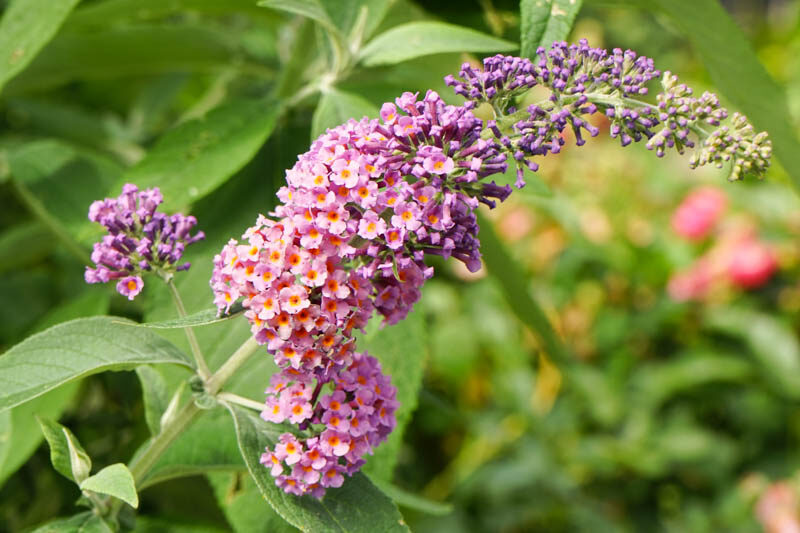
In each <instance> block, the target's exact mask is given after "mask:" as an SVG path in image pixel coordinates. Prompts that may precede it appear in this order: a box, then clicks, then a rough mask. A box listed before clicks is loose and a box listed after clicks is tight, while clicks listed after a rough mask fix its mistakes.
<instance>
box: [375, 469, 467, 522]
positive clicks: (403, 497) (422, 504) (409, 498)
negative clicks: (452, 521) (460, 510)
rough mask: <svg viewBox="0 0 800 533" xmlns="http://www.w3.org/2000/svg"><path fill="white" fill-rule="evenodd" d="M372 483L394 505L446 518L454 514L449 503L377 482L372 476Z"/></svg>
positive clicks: (383, 482)
mask: <svg viewBox="0 0 800 533" xmlns="http://www.w3.org/2000/svg"><path fill="white" fill-rule="evenodd" d="M370 481H372V482H373V483H374V484H375V486H376V487H378V488H379V489H381V491H382V492H383V493H384V494H386V495H387V496H388V497H390V498H391V499H392V501H394V503H396V504H397V505H399V506H401V507H408V508H409V509H414V510H415V511H419V512H421V513H425V514H429V515H433V516H445V515H448V514H450V513H452V512H453V506H452V505H451V504H449V503H442V502H435V501H433V500H429V499H428V498H423V497H422V496H418V495H416V494H412V493H410V492H408V491H405V490H403V489H401V488H400V487H398V486H396V485H392V484H391V483H386V482H385V481H379V480H376V479H375V478H374V477H372V476H370Z"/></svg>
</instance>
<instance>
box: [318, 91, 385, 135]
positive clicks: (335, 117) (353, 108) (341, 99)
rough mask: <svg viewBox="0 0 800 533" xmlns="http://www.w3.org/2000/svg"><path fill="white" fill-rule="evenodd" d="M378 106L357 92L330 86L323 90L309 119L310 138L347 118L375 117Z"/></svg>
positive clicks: (343, 121) (342, 122) (345, 120)
mask: <svg viewBox="0 0 800 533" xmlns="http://www.w3.org/2000/svg"><path fill="white" fill-rule="evenodd" d="M378 113H379V111H378V108H377V107H375V106H374V105H373V104H372V102H370V101H368V100H366V99H365V98H364V97H362V96H359V95H357V94H353V93H348V92H345V91H340V90H339V89H335V88H331V89H330V90H328V91H326V92H324V93H323V94H322V97H321V98H320V99H319V104H317V108H316V109H315V110H314V117H313V118H312V119H311V140H314V139H316V138H317V137H319V136H320V135H322V134H323V133H325V130H327V129H328V128H333V127H335V126H338V125H339V124H344V123H345V122H347V121H348V120H349V119H351V118H354V119H356V120H361V119H362V118H363V117H369V118H376V117H377V116H378Z"/></svg>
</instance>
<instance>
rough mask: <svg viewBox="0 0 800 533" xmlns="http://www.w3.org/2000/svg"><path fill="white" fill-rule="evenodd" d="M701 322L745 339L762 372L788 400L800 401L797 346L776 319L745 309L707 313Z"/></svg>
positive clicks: (781, 323) (728, 309)
mask: <svg viewBox="0 0 800 533" xmlns="http://www.w3.org/2000/svg"><path fill="white" fill-rule="evenodd" d="M704 323H705V324H706V325H707V326H708V327H710V328H712V329H717V330H720V331H723V332H725V333H727V334H728V335H731V336H733V337H735V338H739V339H742V340H744V341H745V342H746V343H747V345H748V346H749V347H750V351H751V352H752V354H753V356H754V357H755V360H756V362H757V363H758V364H759V365H760V366H761V368H762V370H763V371H764V373H765V374H766V375H767V376H768V377H769V378H770V379H771V380H772V381H773V382H774V383H775V384H777V386H778V387H779V388H780V389H781V390H782V391H783V392H784V393H785V394H787V395H788V396H790V397H791V398H795V399H797V398H800V343H798V340H797V337H796V336H795V334H794V332H793V331H792V328H791V327H789V326H788V325H787V324H785V323H784V322H782V321H781V320H780V319H779V318H777V317H774V316H771V315H768V314H765V313H759V312H758V311H754V310H752V309H745V308H736V307H733V308H717V309H712V310H710V311H709V312H708V313H707V315H706V317H705V321H704Z"/></svg>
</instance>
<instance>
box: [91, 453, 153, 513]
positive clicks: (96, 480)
mask: <svg viewBox="0 0 800 533" xmlns="http://www.w3.org/2000/svg"><path fill="white" fill-rule="evenodd" d="M81 490H90V491H92V492H99V493H100V494H108V495H109V496H113V497H115V498H119V499H120V500H122V501H124V502H125V503H127V504H128V505H130V506H131V507H133V508H136V507H139V495H138V494H136V485H135V484H134V482H133V475H132V474H131V471H130V470H128V467H127V466H125V465H124V464H122V463H115V464H113V465H109V466H107V467H105V468H104V469H102V470H100V471H99V472H98V473H96V474H95V475H93V476H89V477H88V478H86V479H85V480H83V482H82V483H81Z"/></svg>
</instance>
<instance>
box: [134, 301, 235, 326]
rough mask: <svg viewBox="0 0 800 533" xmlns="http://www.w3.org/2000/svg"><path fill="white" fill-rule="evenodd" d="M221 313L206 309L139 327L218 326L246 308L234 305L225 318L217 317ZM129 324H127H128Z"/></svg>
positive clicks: (213, 309) (215, 309)
mask: <svg viewBox="0 0 800 533" xmlns="http://www.w3.org/2000/svg"><path fill="white" fill-rule="evenodd" d="M218 312H219V311H218V310H217V308H216V307H214V308H211V309H204V310H202V311H198V312H196V313H192V314H191V315H188V316H186V317H184V318H172V319H169V320H161V321H158V322H145V323H143V324H139V326H141V327H143V328H153V329H176V328H186V327H195V326H207V325H209V324H218V323H219V322H225V321H226V320H230V319H231V318H234V317H236V316H239V315H240V314H241V313H243V312H244V308H243V307H242V306H241V305H234V306H233V307H232V308H231V312H230V313H228V314H227V315H224V316H220V317H218V316H217V313H218ZM126 324H127V322H126Z"/></svg>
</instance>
